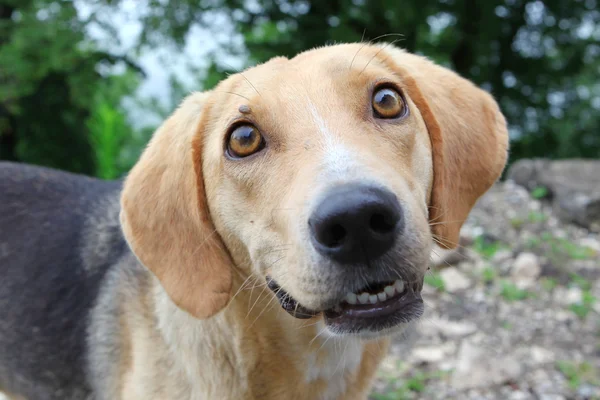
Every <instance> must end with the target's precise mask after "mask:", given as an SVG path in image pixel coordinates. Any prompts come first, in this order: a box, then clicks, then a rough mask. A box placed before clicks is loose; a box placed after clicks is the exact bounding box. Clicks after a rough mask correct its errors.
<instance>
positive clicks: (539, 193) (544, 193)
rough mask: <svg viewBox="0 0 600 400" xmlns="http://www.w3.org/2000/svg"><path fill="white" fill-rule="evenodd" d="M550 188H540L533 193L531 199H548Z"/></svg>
mask: <svg viewBox="0 0 600 400" xmlns="http://www.w3.org/2000/svg"><path fill="white" fill-rule="evenodd" d="M548 193H549V192H548V188H547V187H545V186H538V187H536V188H535V189H533V190H532V191H531V197H533V198H534V199H537V200H540V199H543V198H546V197H548Z"/></svg>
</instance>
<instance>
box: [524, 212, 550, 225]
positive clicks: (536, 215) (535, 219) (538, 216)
mask: <svg viewBox="0 0 600 400" xmlns="http://www.w3.org/2000/svg"><path fill="white" fill-rule="evenodd" d="M527 220H528V221H529V222H531V223H532V224H535V223H539V222H546V221H547V220H548V216H547V215H546V214H544V213H543V212H541V211H530V212H529V215H527Z"/></svg>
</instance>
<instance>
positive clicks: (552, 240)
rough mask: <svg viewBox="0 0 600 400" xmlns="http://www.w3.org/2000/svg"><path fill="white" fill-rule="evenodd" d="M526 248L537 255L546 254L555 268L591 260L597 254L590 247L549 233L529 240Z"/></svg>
mask: <svg viewBox="0 0 600 400" xmlns="http://www.w3.org/2000/svg"><path fill="white" fill-rule="evenodd" d="M526 247H527V248H528V249H529V250H531V251H534V252H536V253H539V254H545V255H546V257H547V258H548V260H550V261H551V262H552V264H553V265H555V266H561V265H563V264H565V263H567V262H568V261H570V260H589V259H591V258H593V257H594V256H595V255H596V252H595V251H594V250H593V249H590V248H589V247H585V246H580V245H578V244H577V243H573V242H571V241H569V240H568V239H565V238H560V237H556V236H554V235H552V234H551V233H549V232H544V233H542V234H541V235H540V236H537V237H531V238H529V239H528V240H527V242H526Z"/></svg>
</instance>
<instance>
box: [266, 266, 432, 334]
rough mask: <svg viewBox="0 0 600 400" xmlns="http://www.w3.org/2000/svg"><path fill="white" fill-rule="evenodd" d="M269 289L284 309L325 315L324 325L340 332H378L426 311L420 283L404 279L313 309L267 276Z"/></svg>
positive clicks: (297, 313) (306, 315) (297, 314)
mask: <svg viewBox="0 0 600 400" xmlns="http://www.w3.org/2000/svg"><path fill="white" fill-rule="evenodd" d="M267 282H268V286H269V288H270V289H271V290H272V291H273V292H274V293H275V295H276V297H277V299H278V300H279V303H280V304H281V306H282V308H283V309H284V310H285V311H287V312H288V313H289V314H290V315H292V316H293V317H295V318H300V319H308V318H312V317H315V316H317V315H319V314H323V317H324V321H325V324H326V325H327V326H328V328H329V329H330V330H332V331H334V332H337V333H358V332H361V331H365V330H367V331H370V332H378V331H382V330H385V329H389V328H393V327H394V326H396V325H400V324H403V323H408V322H410V321H412V320H415V319H418V318H419V317H421V315H422V314H423V311H424V306H423V299H422V298H421V288H422V286H423V284H422V282H421V284H408V283H407V282H406V281H404V280H402V279H396V280H395V281H388V282H379V283H375V284H370V285H367V286H365V287H364V288H363V289H361V290H358V291H356V292H348V293H346V295H345V296H344V298H343V299H342V300H341V301H340V302H339V303H337V304H336V305H335V306H333V307H331V308H329V309H325V310H320V311H316V310H310V309H308V308H306V307H304V306H302V305H301V304H300V303H299V302H298V301H297V300H295V299H294V298H293V297H292V296H291V295H290V294H289V293H287V292H286V291H285V290H283V289H282V288H281V287H280V286H279V285H278V284H277V282H275V281H274V280H273V279H271V278H270V277H267Z"/></svg>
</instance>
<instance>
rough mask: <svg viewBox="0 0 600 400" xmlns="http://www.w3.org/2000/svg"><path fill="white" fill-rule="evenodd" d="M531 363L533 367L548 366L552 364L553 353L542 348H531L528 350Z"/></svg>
mask: <svg viewBox="0 0 600 400" xmlns="http://www.w3.org/2000/svg"><path fill="white" fill-rule="evenodd" d="M529 355H530V360H531V363H532V364H534V365H541V364H548V363H551V362H554V359H555V356H554V352H552V351H550V350H548V349H544V348H543V347H538V346H533V347H531V349H530V350H529Z"/></svg>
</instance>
